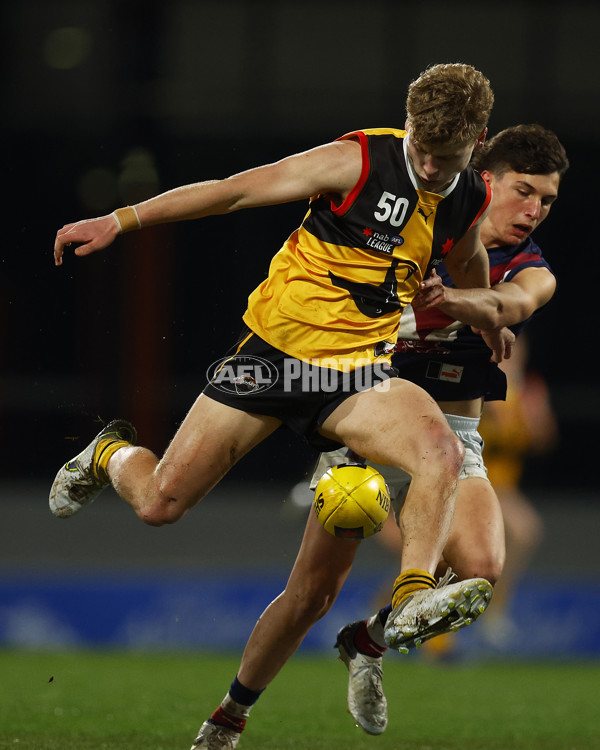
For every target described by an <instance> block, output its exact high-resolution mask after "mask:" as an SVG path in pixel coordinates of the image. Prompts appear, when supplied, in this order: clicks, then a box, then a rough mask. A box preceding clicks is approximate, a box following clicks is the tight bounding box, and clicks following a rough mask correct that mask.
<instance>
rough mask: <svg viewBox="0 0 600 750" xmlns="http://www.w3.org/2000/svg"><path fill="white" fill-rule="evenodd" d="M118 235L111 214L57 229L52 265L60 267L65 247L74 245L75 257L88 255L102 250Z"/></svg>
mask: <svg viewBox="0 0 600 750" xmlns="http://www.w3.org/2000/svg"><path fill="white" fill-rule="evenodd" d="M117 234H119V226H118V224H117V222H116V221H115V218H114V216H112V215H111V214H109V215H107V216H101V217H99V218H98V219H86V220H84V221H78V222H76V223H75V224H66V225H65V226H64V227H63V228H62V229H59V231H58V233H57V235H56V241H55V243H54V264H55V265H57V266H60V265H62V260H63V254H64V250H65V247H69V245H76V247H75V250H74V252H75V255H89V254H90V253H94V252H96V250H102V249H103V248H105V247H108V245H110V244H111V242H113V240H114V239H115V237H116V236H117Z"/></svg>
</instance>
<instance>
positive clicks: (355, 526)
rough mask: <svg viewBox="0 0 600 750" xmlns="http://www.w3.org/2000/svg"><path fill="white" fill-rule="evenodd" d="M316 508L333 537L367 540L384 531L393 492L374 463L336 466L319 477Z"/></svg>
mask: <svg viewBox="0 0 600 750" xmlns="http://www.w3.org/2000/svg"><path fill="white" fill-rule="evenodd" d="M313 508H314V511H315V513H316V515H317V518H318V519H319V522H320V523H321V525H322V526H323V528H324V529H325V530H326V531H328V532H329V533H330V534H332V535H333V536H337V537H342V538H345V539H365V538H366V537H369V536H372V535H373V534H376V533H377V532H378V531H380V530H381V527H382V526H383V523H384V521H385V519H386V518H387V516H388V513H389V511H390V493H389V490H388V487H387V485H386V483H385V480H384V478H383V477H382V476H381V474H380V473H379V472H378V471H376V470H375V469H374V468H373V467H371V466H362V465H360V464H340V465H339V466H332V467H331V468H330V469H328V470H327V471H326V472H325V474H323V476H322V477H321V479H319V482H318V484H317V486H316V488H315V499H314V502H313Z"/></svg>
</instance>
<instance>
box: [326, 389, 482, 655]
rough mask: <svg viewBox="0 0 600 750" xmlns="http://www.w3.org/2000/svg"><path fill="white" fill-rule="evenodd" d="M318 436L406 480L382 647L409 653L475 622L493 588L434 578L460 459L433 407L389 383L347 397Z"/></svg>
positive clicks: (457, 445) (479, 580) (427, 399)
mask: <svg viewBox="0 0 600 750" xmlns="http://www.w3.org/2000/svg"><path fill="white" fill-rule="evenodd" d="M384 385H385V384H384ZM390 415H396V416H395V418H393V419H391V418H390ZM323 432H324V434H326V435H331V436H337V438H338V439H339V440H341V441H343V442H344V443H345V444H346V445H348V446H349V447H350V448H351V449H352V450H354V451H355V452H356V453H358V454H359V455H361V456H364V457H365V458H366V459H367V460H371V461H375V462H376V463H381V464H388V465H393V466H397V467H399V468H401V469H403V470H404V471H407V472H408V473H409V474H410V475H411V476H412V482H411V486H410V489H409V491H408V494H407V497H406V500H405V503H404V507H403V508H402V511H401V513H400V517H399V525H400V530H401V533H402V540H403V541H402V561H401V574H400V576H399V577H398V578H397V579H396V583H395V585H394V590H393V592H392V604H393V607H394V609H393V611H392V613H391V615H390V617H389V618H388V621H387V623H386V630H385V641H386V643H387V645H388V646H393V647H394V648H397V649H398V650H401V651H407V650H408V649H409V648H414V647H418V646H419V645H421V643H422V642H424V641H425V640H427V639H429V638H431V637H433V636H434V635H438V634H440V633H443V632H448V631H450V630H458V629H459V628H461V627H464V626H465V625H469V624H470V623H471V622H473V620H474V619H476V618H477V617H478V616H479V615H480V614H481V613H482V612H483V611H485V609H486V607H487V605H488V603H489V601H490V599H491V596H492V587H491V584H490V583H489V582H488V581H487V580H485V579H483V578H475V579H469V580H468V581H461V582H459V583H455V584H449V581H448V580H444V581H443V588H439V587H438V586H436V581H435V578H434V577H433V573H434V572H435V570H436V568H437V565H438V561H439V560H440V558H441V556H442V552H443V549H444V547H445V545H446V542H447V541H448V538H449V535H450V529H451V524H452V519H453V514H454V508H455V503H456V493H457V481H458V477H459V474H460V469H461V466H462V461H463V456H464V447H463V446H462V443H460V441H459V439H458V438H457V437H456V436H455V435H454V433H453V432H452V430H451V429H450V427H449V425H448V423H447V421H446V419H445V417H444V415H443V414H442V412H441V410H440V409H439V407H438V406H437V404H436V403H435V402H434V401H433V399H431V398H430V397H429V396H428V395H427V394H426V393H425V392H424V391H423V390H421V389H420V388H418V387H417V386H415V385H413V384H412V383H408V382H407V381H404V380H392V381H390V387H389V388H388V389H387V390H386V389H381V388H380V387H375V388H372V389H370V390H369V391H365V392H363V393H360V394H356V395H354V396H352V397H351V398H349V399H347V400H346V401H345V402H344V403H343V404H341V406H340V407H338V409H336V411H335V412H334V413H333V414H332V416H331V417H330V418H329V419H328V420H326V421H325V423H324V425H323Z"/></svg>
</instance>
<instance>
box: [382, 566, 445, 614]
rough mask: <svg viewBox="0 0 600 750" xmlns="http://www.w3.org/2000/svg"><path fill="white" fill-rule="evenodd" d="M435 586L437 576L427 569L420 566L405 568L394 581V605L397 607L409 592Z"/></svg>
mask: <svg viewBox="0 0 600 750" xmlns="http://www.w3.org/2000/svg"><path fill="white" fill-rule="evenodd" d="M434 588H435V578H434V577H433V576H432V575H431V574H430V573H428V572H427V571H426V570H419V569H418V568H413V569H411V570H405V571H404V573H401V574H400V575H399V576H398V578H396V581H395V582H394V589H393V593H392V607H393V608H394V609H396V607H397V606H398V605H399V604H400V603H401V602H402V601H404V599H406V597H407V596H408V595H409V594H412V593H413V591H419V590H420V589H434Z"/></svg>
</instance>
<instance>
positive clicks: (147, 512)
mask: <svg viewBox="0 0 600 750" xmlns="http://www.w3.org/2000/svg"><path fill="white" fill-rule="evenodd" d="M180 492H181V488H180V487H177V485H176V484H173V483H172V482H167V481H161V482H159V483H158V485H157V484H156V483H152V484H151V486H150V487H149V488H148V490H147V493H148V495H149V496H150V498H149V499H150V502H146V503H144V505H143V511H141V512H140V513H138V515H139V516H140V518H141V519H142V521H143V522H144V523H145V524H147V525H148V526H165V525H167V524H173V523H176V522H177V521H179V519H180V518H181V517H182V516H183V515H184V514H185V512H186V511H187V510H188V509H189V507H190V504H189V503H187V502H186V501H185V500H184V499H182V497H181V496H179V495H178V493H180Z"/></svg>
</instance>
